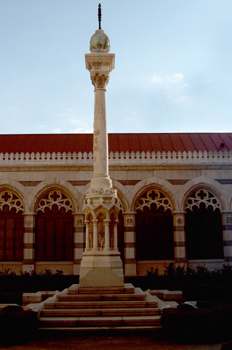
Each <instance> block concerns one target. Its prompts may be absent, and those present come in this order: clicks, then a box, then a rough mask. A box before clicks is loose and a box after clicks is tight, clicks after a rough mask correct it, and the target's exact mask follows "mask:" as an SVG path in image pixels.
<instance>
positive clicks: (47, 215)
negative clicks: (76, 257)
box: [35, 190, 74, 261]
mask: <svg viewBox="0 0 232 350" xmlns="http://www.w3.org/2000/svg"><path fill="white" fill-rule="evenodd" d="M72 212H73V208H72V204H71V201H70V200H69V199H68V197H67V196H66V195H65V194H64V193H62V192H61V191H59V190H51V191H50V192H48V193H46V194H45V195H44V196H43V197H42V198H41V199H40V201H39V203H38V206H37V218H36V249H35V252H36V260H37V261H72V260H73V232H74V228H73V227H74V226H73V215H72Z"/></svg>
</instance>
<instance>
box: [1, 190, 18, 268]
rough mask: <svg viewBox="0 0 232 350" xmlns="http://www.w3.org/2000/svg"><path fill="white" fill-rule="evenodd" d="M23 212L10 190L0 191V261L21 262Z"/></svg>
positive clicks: (16, 197)
mask: <svg viewBox="0 0 232 350" xmlns="http://www.w3.org/2000/svg"><path fill="white" fill-rule="evenodd" d="M23 212H24V206H23V202H22V200H21V199H20V198H19V196H18V195H17V194H16V193H15V192H13V191H11V190H10V189H4V190H2V191H0V260H1V261H21V260H23V230H24V229H23V227H24V226H23V215H22V214H23Z"/></svg>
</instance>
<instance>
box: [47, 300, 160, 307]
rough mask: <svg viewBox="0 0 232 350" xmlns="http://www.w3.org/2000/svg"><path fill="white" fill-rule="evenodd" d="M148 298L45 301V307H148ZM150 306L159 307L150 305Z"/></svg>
mask: <svg viewBox="0 0 232 350" xmlns="http://www.w3.org/2000/svg"><path fill="white" fill-rule="evenodd" d="M147 304H148V303H147V301H146V300H135V301H73V302H71V301H62V302H61V301H60V302H58V301H57V302H51V303H50V302H45V303H44V307H45V309H53V308H54V309H106V308H108V309H115V308H143V307H147V306H148V305H147ZM148 307H157V304H156V305H155V306H148Z"/></svg>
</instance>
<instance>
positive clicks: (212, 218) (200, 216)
mask: <svg viewBox="0 0 232 350" xmlns="http://www.w3.org/2000/svg"><path fill="white" fill-rule="evenodd" d="M185 211H186V215H185V231H186V250H187V259H222V258H223V238H222V217H221V205H220V202H219V200H218V198H217V196H215V194H214V193H213V191H211V190H208V189H206V188H203V187H201V188H198V189H197V190H194V191H193V192H192V193H191V194H190V195H189V197H188V198H187V200H186V205H185Z"/></svg>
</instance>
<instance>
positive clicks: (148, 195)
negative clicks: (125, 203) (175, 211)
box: [135, 188, 172, 211]
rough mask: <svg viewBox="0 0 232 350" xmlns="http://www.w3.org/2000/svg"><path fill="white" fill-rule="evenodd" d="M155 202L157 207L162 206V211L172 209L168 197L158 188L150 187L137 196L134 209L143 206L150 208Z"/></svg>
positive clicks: (139, 208) (140, 208) (141, 208)
mask: <svg viewBox="0 0 232 350" xmlns="http://www.w3.org/2000/svg"><path fill="white" fill-rule="evenodd" d="M152 204H155V205H156V207H157V209H159V208H160V207H163V209H164V211H166V210H168V209H170V210H171V211H172V203H171V201H170V199H169V198H168V197H167V196H166V195H165V194H164V193H163V192H161V191H160V190H158V189H155V188H152V189H150V190H148V191H147V192H145V193H144V194H143V195H141V196H140V197H139V199H138V200H137V202H136V207H135V209H136V211H137V210H141V211H143V210H144V207H148V208H149V209H151V205H152Z"/></svg>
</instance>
